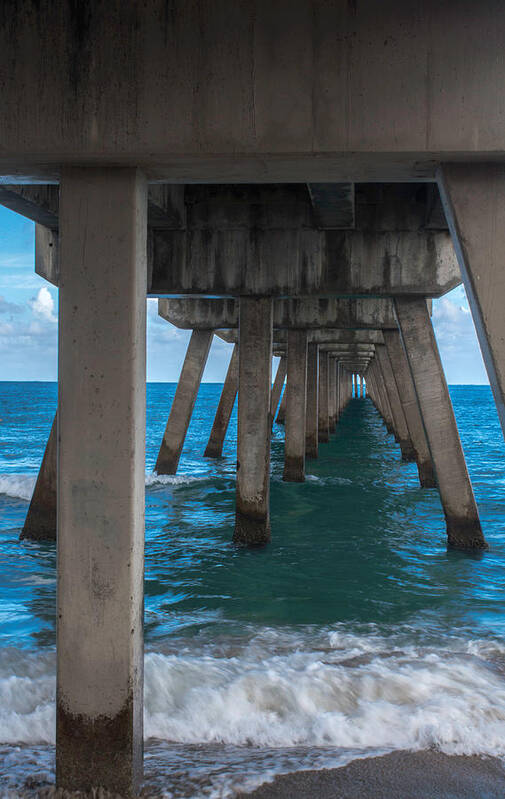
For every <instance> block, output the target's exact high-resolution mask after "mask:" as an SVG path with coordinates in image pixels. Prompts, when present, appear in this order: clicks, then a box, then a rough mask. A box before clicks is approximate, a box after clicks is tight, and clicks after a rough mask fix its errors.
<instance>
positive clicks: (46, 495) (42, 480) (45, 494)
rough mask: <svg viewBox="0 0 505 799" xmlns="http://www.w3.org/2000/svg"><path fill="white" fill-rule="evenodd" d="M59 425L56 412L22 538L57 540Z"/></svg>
mask: <svg viewBox="0 0 505 799" xmlns="http://www.w3.org/2000/svg"><path fill="white" fill-rule="evenodd" d="M57 427H58V414H57V413H56V415H55V417H54V420H53V424H52V426H51V432H50V433H49V438H48V440H47V444H46V449H45V451H44V457H43V458H42V464H41V466H40V469H39V474H38V476H37V482H36V483H35V488H34V490H33V495H32V498H31V501H30V507H29V508H28V513H27V515H26V519H25V523H24V525H23V530H22V532H21V535H20V539H21V540H22V539H23V538H29V539H31V540H33V541H41V540H44V539H46V540H50V541H55V540H56V484H57V448H58V446H57V445H58V431H57Z"/></svg>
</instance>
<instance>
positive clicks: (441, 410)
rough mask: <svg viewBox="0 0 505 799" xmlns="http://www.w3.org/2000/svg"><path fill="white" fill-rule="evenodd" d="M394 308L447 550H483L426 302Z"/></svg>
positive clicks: (415, 301)
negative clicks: (444, 526) (442, 516)
mask: <svg viewBox="0 0 505 799" xmlns="http://www.w3.org/2000/svg"><path fill="white" fill-rule="evenodd" d="M395 308H396V314H397V317H398V323H399V325H400V330H401V334H402V339H403V342H404V345H405V351H406V354H407V358H408V362H409V366H410V371H411V374H412V378H413V381H414V386H415V389H416V394H417V398H418V401H419V406H420V408H421V413H422V415H423V419H424V425H425V429H426V435H427V438H428V443H429V447H430V451H431V455H432V458H433V463H434V466H435V471H436V476H437V482H438V488H439V491H440V499H441V501H442V506H443V508H444V514H445V520H446V524H447V537H448V542H449V545H450V546H454V547H457V548H459V549H483V548H485V547H486V542H485V540H484V536H483V534H482V530H481V526H480V521H479V514H478V512H477V506H476V504H475V498H474V495H473V490H472V485H471V483H470V477H469V475H468V471H467V468H466V462H465V456H464V454H463V449H462V447H461V441H460V438H459V434H458V428H457V426H456V419H455V417H454V411H453V409H452V403H451V398H450V396H449V390H448V388H447V383H446V380H445V375H444V371H443V368H442V362H441V360H440V355H439V352H438V347H437V342H436V339H435V335H434V333H433V327H432V325H431V319H430V316H429V313H428V308H427V305H426V302H425V300H423V299H417V298H414V299H410V298H405V297H401V298H396V299H395Z"/></svg>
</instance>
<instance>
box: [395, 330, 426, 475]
mask: <svg viewBox="0 0 505 799" xmlns="http://www.w3.org/2000/svg"><path fill="white" fill-rule="evenodd" d="M384 343H385V345H386V348H387V351H388V354H389V358H390V361H391V366H392V368H393V374H394V377H395V380H396V385H397V387H398V394H399V396H400V400H401V403H402V407H403V412H404V414H405V419H406V421H407V427H408V429H409V435H410V440H411V441H412V446H413V447H414V451H415V456H416V462H417V470H418V472H419V483H420V485H421V488H436V485H437V481H436V478H435V470H434V468H433V461H432V459H431V454H430V450H429V447H428V439H427V438H426V433H425V430H424V424H423V420H422V416H421V411H420V409H419V403H418V401H417V396H416V392H415V388H414V383H413V380H412V375H411V373H410V368H409V363H408V361H407V356H406V355H405V350H404V349H403V345H402V342H401V336H400V331H399V330H386V331H384Z"/></svg>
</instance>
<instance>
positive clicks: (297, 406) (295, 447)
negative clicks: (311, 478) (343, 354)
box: [282, 330, 307, 483]
mask: <svg viewBox="0 0 505 799" xmlns="http://www.w3.org/2000/svg"><path fill="white" fill-rule="evenodd" d="M286 393H287V397H286V438H285V449H284V473H283V477H282V479H283V480H285V481H286V482H295V483H303V481H304V480H305V429H306V412H307V405H306V401H307V331H306V330H290V331H289V332H288V380H287V384H286Z"/></svg>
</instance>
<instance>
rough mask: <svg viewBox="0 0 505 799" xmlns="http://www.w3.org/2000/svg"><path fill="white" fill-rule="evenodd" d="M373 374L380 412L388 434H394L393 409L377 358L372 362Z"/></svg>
mask: <svg viewBox="0 0 505 799" xmlns="http://www.w3.org/2000/svg"><path fill="white" fill-rule="evenodd" d="M372 374H373V376H374V382H375V388H376V393H377V399H378V403H379V411H380V414H381V416H382V418H383V420H384V424H385V425H386V429H387V431H388V433H391V434H393V433H394V428H393V417H392V414H391V408H390V405H389V399H388V396H387V393H386V386H385V384H384V378H383V375H382V370H381V368H380V364H379V361H378V360H377V358H375V359H374V360H373V361H372Z"/></svg>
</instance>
